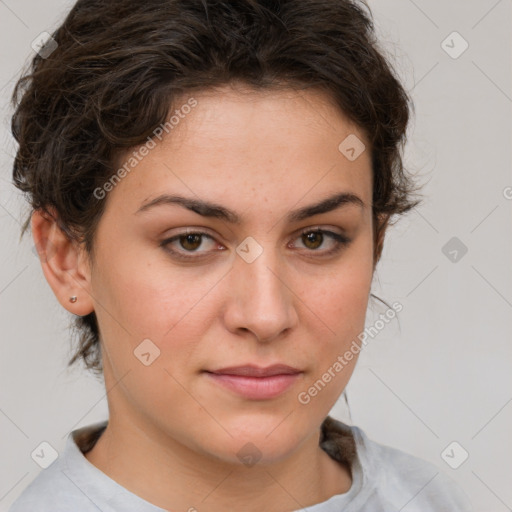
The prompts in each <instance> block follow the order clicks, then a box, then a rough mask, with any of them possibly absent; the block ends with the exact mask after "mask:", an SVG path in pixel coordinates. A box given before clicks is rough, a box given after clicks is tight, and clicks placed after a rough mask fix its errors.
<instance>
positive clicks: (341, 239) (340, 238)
mask: <svg viewBox="0 0 512 512" xmlns="http://www.w3.org/2000/svg"><path fill="white" fill-rule="evenodd" d="M310 233H321V234H323V235H327V236H328V237H329V238H331V239H332V240H334V241H335V242H336V244H335V247H334V248H333V249H329V250H328V251H323V252H322V251H320V250H317V249H309V251H310V252H313V253H314V252H320V253H322V257H328V256H332V255H334V254H336V253H338V252H339V251H341V250H342V249H343V248H344V247H347V246H348V245H349V244H350V242H351V240H350V239H349V238H347V237H346V236H344V235H340V234H339V233H334V232H333V231H328V230H325V229H315V228H313V229H312V228H309V229H306V230H304V231H302V232H301V233H299V235H298V237H297V238H299V237H301V236H303V235H306V234H310ZM186 235H199V236H201V237H203V236H204V237H206V238H210V239H211V240H214V238H213V237H212V236H210V235H209V234H208V233H205V232H202V231H192V230H190V231H184V232H183V233H179V234H177V235H174V236H173V237H171V238H167V239H166V240H163V241H162V242H161V243H160V246H161V247H164V250H166V251H167V252H170V253H171V254H172V255H173V257H176V258H178V259H180V260H188V261H192V260H197V259H199V258H201V256H185V255H184V254H183V253H181V252H180V251H175V250H174V249H170V248H169V247H168V246H169V245H170V244H171V243H172V242H174V241H175V240H179V239H180V238H181V237H183V236H186ZM201 241H202V240H201ZM323 242H324V241H323V240H322V243H323ZM306 250H307V249H306ZM188 252H191V253H193V252H197V251H188Z"/></svg>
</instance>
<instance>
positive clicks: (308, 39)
mask: <svg viewBox="0 0 512 512" xmlns="http://www.w3.org/2000/svg"><path fill="white" fill-rule="evenodd" d="M52 38H53V41H51V40H50V43H48V44H47V46H46V47H43V49H42V51H39V53H38V54H36V55H35V57H34V58H33V59H32V61H31V65H30V68H29V70H27V72H26V73H25V75H24V76H22V77H21V78H20V80H19V81H18V83H17V84H16V87H15V90H14V93H13V103H14V107H15V112H14V115H13V117H12V133H13V135H14V137H15V139H16V141H17V142H18V144H19V148H18V151H17V154H16V157H15V160H14V165H13V180H14V184H15V186H16V187H18V188H19V189H20V190H22V191H23V192H24V193H26V194H27V196H28V200H29V202H30V205H31V208H32V211H34V210H36V209H41V210H42V211H44V212H46V213H47V214H50V215H51V212H56V214H57V218H56V220H57V221H58V222H59V225H60V226H61V229H62V230H63V231H64V232H65V233H66V234H67V236H69V237H70V239H74V240H76V241H78V242H79V243H83V244H84V247H85V249H86V250H87V252H88V254H89V255H90V256H91V257H92V256H93V247H94V245H93V241H94V234H95V229H96V227H97V224H98V221H99V219H100V218H101V215H102V213H103V212H104V208H105V202H106V199H103V200H98V198H97V197H96V196H95V195H94V194H93V191H94V190H95V189H96V188H97V187H98V186H100V185H102V184H104V183H105V181H106V180H107V179H108V178H109V177H110V176H112V173H113V172H114V167H113V162H114V156H115V154H116V152H117V151H121V150H123V149H127V148H130V147H135V146H137V145H139V144H141V143H143V142H144V141H145V139H146V138H147V137H148V136H150V135H151V134H152V132H153V131H154V130H155V128H156V127H158V126H159V125H161V124H163V123H164V122H165V120H166V118H167V116H168V114H169V112H171V111H172V110H174V108H175V106H176V102H177V98H178V97H181V96H182V95H183V94H188V93H190V92H191V91H194V90H204V89H208V88H212V87H215V86H219V85H224V84H228V83H234V82H241V83H244V84H248V85H250V86H252V87H253V88H256V89H263V88H266V89H278V88H296V87H298V88H309V87H315V88H319V89H321V90H323V91H325V92H326V93H327V94H328V95H329V97H330V98H332V99H333V100H334V102H335V104H336V105H338V106H339V108H340V109H341V111H342V112H343V113H344V114H345V116H346V117H347V118H348V119H349V120H350V121H352V122H354V123H355V124H356V125H357V126H358V127H359V128H360V129H361V130H362V131H363V133H364V134H365V135H366V137H367V140H368V141H369V142H370V144H371V147H370V150H371V151H372V170H373V182H374V188H373V215H374V219H375V222H374V226H375V232H374V234H375V240H377V237H378V235H379V234H380V232H381V230H383V229H385V225H386V223H388V222H387V221H389V218H390V217H391V216H392V215H398V214H403V213H405V212H406V211H408V210H410V209H411V208H413V207H415V206H417V204H419V203H420V202H421V201H420V200H413V199H412V194H413V193H415V192H416V190H417V189H416V187H415V186H414V183H413V181H412V178H411V176H410V175H409V174H407V173H406V172H405V170H404V167H403V164H402V158H401V149H402V146H403V145H404V143H405V140H406V128H407V124H408V120H409V115H410V108H411V107H413V105H412V102H411V100H410V98H409V96H408V94H407V93H406V91H405V90H404V88H403V86H402V85H401V84H400V81H399V80H398V78H397V76H396V74H395V72H394V70H393V68H392V66H391V64H390V62H389V61H388V58H387V56H386V53H385V52H384V50H383V49H382V48H380V47H379V44H378V41H377V39H376V35H375V30H374V25H373V21H372V13H371V10H370V8H369V6H368V5H367V4H366V3H365V2H364V0H359V1H358V0H300V1H297V0H236V1H229V0H197V1H191V0H78V1H77V2H76V4H75V5H74V6H73V8H72V9H71V11H70V12H69V14H68V16H67V17H66V19H65V20H64V22H63V23H62V24H61V26H60V27H59V28H58V29H57V30H55V31H54V32H53V34H52ZM55 43H56V44H55ZM50 44H51V45H52V46H51V47H50V46H49V45H50ZM31 214H32V212H31ZM382 215H384V218H386V222H377V221H378V219H381V218H382ZM29 223H30V216H29V218H27V220H26V222H25V223H24V226H23V228H22V235H23V233H24V232H25V231H26V229H27V228H28V226H29ZM382 233H383V231H382ZM381 248H382V247H380V248H379V250H378V253H376V260H378V259H379V258H380V250H381ZM372 295H373V294H372ZM379 300H380V299H379ZM74 327H75V331H76V332H77V333H78V337H79V340H78V346H77V347H76V351H75V353H74V355H73V357H72V359H71V360H70V361H69V364H70V365H71V364H72V363H74V362H75V361H77V360H78V359H82V360H83V362H84V363H85V366H86V367H87V368H89V369H91V370H93V371H95V372H98V373H101V372H102V363H101V351H100V332H99V328H98V323H97V319H96V315H95V313H94V312H92V313H90V314H88V315H86V316H83V317H76V318H75V319H74Z"/></svg>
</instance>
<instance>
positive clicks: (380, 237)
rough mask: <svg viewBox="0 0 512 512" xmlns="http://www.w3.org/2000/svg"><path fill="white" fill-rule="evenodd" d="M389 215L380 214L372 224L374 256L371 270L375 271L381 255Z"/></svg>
mask: <svg viewBox="0 0 512 512" xmlns="http://www.w3.org/2000/svg"><path fill="white" fill-rule="evenodd" d="M389 219H390V215H386V214H383V215H380V216H378V217H377V220H376V225H375V226H374V232H375V250H374V257H373V262H374V263H373V270H374V271H375V268H376V267H377V263H378V262H379V260H380V257H381V255H382V249H383V247H384V237H385V235H386V230H387V227H388V223H389Z"/></svg>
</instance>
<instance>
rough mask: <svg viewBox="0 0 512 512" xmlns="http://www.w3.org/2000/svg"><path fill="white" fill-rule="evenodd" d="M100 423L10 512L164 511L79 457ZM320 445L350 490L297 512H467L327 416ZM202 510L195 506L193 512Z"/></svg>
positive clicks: (410, 460)
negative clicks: (346, 475) (346, 469)
mask: <svg viewBox="0 0 512 512" xmlns="http://www.w3.org/2000/svg"><path fill="white" fill-rule="evenodd" d="M106 424H107V422H106V421H105V422H102V423H96V424H94V425H89V426H87V427H83V428H81V429H77V430H74V431H73V432H72V433H71V434H70V435H69V436H68V438H67V441H66V445H65V448H64V450H63V451H62V453H61V454H60V455H59V457H58V458H57V459H56V460H55V461H54V462H53V463H52V464H51V465H50V466H49V467H48V468H47V469H43V470H42V471H41V472H40V473H39V474H38V475H37V477H36V478H35V479H34V481H33V482H32V483H30V484H29V485H28V487H27V488H26V489H25V490H24V491H23V492H22V493H21V495H20V497H19V498H18V499H17V500H16V501H15V502H14V503H13V505H12V506H11V508H10V509H9V512H98V511H102V512H114V511H115V512H165V511H164V509H162V508H160V507H157V506H156V505H153V504H151V503H149V502H148V501H146V500H143V499H142V498H140V497H139V496H137V495H135V494H133V493H132V492H130V491H128V490H127V489H125V488H124V487H122V486H121V485H119V484H118V483H117V482H115V481H114V480H112V479H111V478H110V477H108V476H107V475H106V474H105V473H103V472H102V471H100V470H99V469H98V468H97V467H96V466H94V465H93V464H91V463H90V462H89V461H88V460H87V459H86V458H85V457H84V455H83V453H86V452H87V451H88V450H90V449H91V448H92V446H94V443H95V442H96V441H97V439H98V438H99V436H100V435H101V433H102V432H103V430H104V429H105V427H106ZM77 443H78V445H77ZM320 446H321V447H322V449H323V450H324V451H325V452H327V453H328V454H329V455H330V456H331V457H332V458H333V459H335V460H338V461H340V462H344V463H347V464H349V466H350V468H351V473H352V486H351V488H350V489H349V490H348V491H347V492H346V493H344V494H338V495H336V496H332V497H331V498H329V499H328V500H327V501H324V502H322V503H318V504H316V505H314V506H310V507H307V509H300V511H303V512H397V511H402V512H473V508H472V506H471V505H470V502H469V500H468V497H467V496H466V494H465V493H464V492H463V491H462V489H461V488H460V487H459V486H458V484H457V483H456V482H455V481H454V480H453V479H452V478H451V477H449V476H447V475H446V474H445V473H444V472H442V471H440V470H439V469H438V468H437V467H436V466H435V465H433V464H431V463H430V462H427V461H424V460H422V459H420V458H418V457H415V456H413V455H409V454H407V453H405V452H402V451H401V450H398V449H396V448H392V447H390V446H386V445H382V444H379V443H377V442H375V441H372V440H371V439H369V438H368V437H367V436H366V434H365V433H364V432H363V431H362V430H361V429H360V428H359V427H356V426H349V425H346V424H345V423H342V422H341V421H338V420H335V419H334V418H332V417H330V416H327V418H326V419H325V421H324V422H323V423H322V430H321V437H320ZM192 506H193V504H192ZM202 508H204V507H200V506H199V505H198V510H201V509H202ZM300 511H299V509H297V511H296V512H300Z"/></svg>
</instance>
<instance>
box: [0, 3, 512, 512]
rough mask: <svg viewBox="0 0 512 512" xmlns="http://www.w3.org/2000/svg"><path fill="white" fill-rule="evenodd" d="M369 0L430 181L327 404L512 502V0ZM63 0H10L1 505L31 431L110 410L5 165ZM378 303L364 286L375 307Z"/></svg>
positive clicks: (3, 77)
mask: <svg viewBox="0 0 512 512" xmlns="http://www.w3.org/2000/svg"><path fill="white" fill-rule="evenodd" d="M369 3H370V6H371V7H372V10H373V12H374V15H375V19H376V24H377V27H378V30H379V33H380V35H381V38H382V39H383V40H384V41H385V43H384V44H385V47H386V48H387V49H388V51H390V52H391V53H392V54H394V55H395V64H396V66H397V68H398V70H399V72H400V74H401V76H402V79H403V81H404V82H405V84H406V86H407V89H408V90H409V91H411V93H412V96H413V99H414V102H415V105H416V115H415V117H414V118H413V120H412V122H411V127H410V131H409V143H408V146H407V149H406V153H405V162H406V165H407V167H408V168H409V169H410V170H411V171H412V172H415V173H419V175H420V179H421V180H422V181H423V182H427V181H428V183H427V185H426V186H425V188H424V194H425V197H426V199H425V202H424V204H423V206H421V207H420V209H419V210H417V211H415V212H413V213H411V214H409V215H408V216H406V217H404V218H402V219H401V220H400V221H399V222H398V224H397V225H396V226H394V227H393V228H392V229H391V231H390V232H389V234H388V237H387V240H386V243H385V247H384V253H383V259H382V261H381V262H380V263H379V265H378V270H377V273H376V276H375V280H374V287H373V292H374V293H375V294H377V295H378V296H379V297H382V298H384V299H385V300H387V301H388V302H389V303H390V304H391V303H393V302H394V301H399V302H400V303H401V304H403V311H402V312H401V313H400V315H399V322H397V321H396V320H394V321H393V322H391V323H390V324H389V325H387V326H386V327H385V328H384V329H382V330H381V331H380V332H379V334H378V336H376V337H375V338H374V339H372V338H370V339H369V343H368V344H367V346H366V347H365V349H364V352H363V353H362V354H361V357H360V360H359V363H358V366H357V368H356V370H355V373H354V375H353V377H352V380H351V382H350V383H349V385H348V388H347V396H348V402H349V405H350V410H349V409H348V408H347V407H346V405H345V402H344V401H343V400H340V401H339V403H338V404H337V405H336V407H335V409H334V410H333V414H334V415H335V416H336V417H338V418H340V419H343V420H346V421H347V422H351V423H354V424H357V425H359V426H360V427H361V428H363V429H364V430H365V431H366V433H367V434H368V435H369V437H371V438H372V439H374V440H376V441H379V442H381V443H385V444H389V445H391V446H395V447H398V448H400V449H402V450H404V451H407V452H410V453H413V454H415V455H418V456H419V457H422V458H424V459H427V460H429V461H431V462H433V463H434V464H435V465H437V466H438V467H439V469H440V470H442V471H445V472H447V473H448V474H450V475H451V476H452V477H453V478H455V479H456V480H457V481H458V482H460V484H461V485H462V486H463V488H464V490H465V491H466V493H467V494H468V495H469V497H470V498H471V500H472V501H473V503H474V505H475V510H476V511H486V512H491V511H496V512H501V511H506V510H511V509H512V487H511V486H510V481H511V479H512V441H511V437H510V432H511V431H512V386H511V375H512V336H511V334H512V329H511V327H512V265H511V255H512V250H511V245H512V230H511V219H512V217H511V207H512V200H510V199H507V197H508V198H510V197H512V188H507V187H512V175H511V150H510V149H511V123H512V116H511V104H512V91H511V83H512V80H511V64H512V55H511V49H512V44H511V37H510V35H511V22H512V0H500V1H496V0H485V1H484V0H480V1H467V0H465V1H464V0H458V1H453V0H451V1H445V0H435V1H432V0H431V1H428V2H427V1H426V0H414V1H413V0H401V1H398V0H379V1H377V0H372V1H370V2H369ZM70 5H71V3H70V2H65V1H62V0H60V1H59V0H44V1H36V0H16V1H15V0H5V1H3V0H0V38H1V40H0V41H1V44H0V62H1V67H0V108H1V112H0V116H1V126H0V137H1V144H0V167H1V174H0V179H1V187H0V227H1V240H0V257H1V265H0V326H1V327H0V336H1V343H2V357H1V358H0V431H1V434H2V435H1V436H0V451H1V455H0V460H1V461H2V462H1V467H0V510H1V511H5V510H7V508H8V506H9V505H10V503H11V502H12V501H13V500H14V499H15V498H16V497H17V496H18V494H19V493H20V492H21V491H22V490H23V488H24V487H25V486H26V485H27V484H28V483H29V482H30V481H31V480H32V479H33V478H34V477H35V476H36V475H37V473H38V472H39V471H41V469H40V468H39V466H37V465H36V464H35V463H34V461H33V460H32V459H31V457H30V453H31V452H32V451H33V450H34V448H36V446H38V445H39V444H40V443H41V442H42V441H47V442H49V443H50V444H51V445H52V446H54V447H55V448H56V449H57V450H58V451H60V450H61V449H62V447H63V446H64V443H65V437H66V435H67V433H68V432H69V431H70V430H71V429H74V428H78V427H79V426H82V425H86V424H90V423H93V422H95V421H99V420H102V419H104V418H105V417H106V415H107V405H106V399H105V390H104V389H103V387H102V384H101V383H100V382H98V381H96V380H95V379H94V377H92V376H90V375H88V374H87V373H86V372H84V371H81V370H80V368H77V369H73V370H68V369H67V368H66V362H67V359H68V357H69V354H70V341H69V340H70V335H69V331H68V326H69V322H70V316H69V315H68V313H67V312H66V311H65V310H64V309H63V308H61V306H60V305H59V304H58V302H57V300H56V299H55V297H54V295H53V292H52V291H51V289H50V287H49V286H48V285H47V283H46V281H45V279H44V276H43V274H42V271H41V267H40V264H39V260H38V259H37V258H36V256H35V255H34V253H33V251H32V249H33V244H32V240H31V238H30V234H28V235H27V236H26V238H24V240H23V241H22V242H21V243H20V242H19V230H20V224H21V220H22V219H24V218H25V214H26V212H27V208H26V206H25V204H24V202H23V198H22V197H20V194H19V193H18V191H17V190H16V189H15V188H14V186H12V185H11V183H10V182H11V176H10V172H11V165H12V157H13V154H14V151H15V147H14V144H13V141H12V139H11V136H10V132H9V117H10V115H11V113H12V111H11V107H10V106H9V103H8V100H9V96H10V94H11V91H12V87H13V84H14V81H15V79H16V77H17V76H18V75H19V72H20V69H21V67H22V66H23V65H24V63H25V62H27V60H28V58H29V57H30V56H31V55H32V54H33V50H32V49H31V42H32V41H33V40H34V38H36V36H38V34H40V33H41V32H43V31H49V32H51V31H52V30H53V28H55V27H56V26H57V24H58V23H59V21H60V20H62V18H63V16H64V12H65V11H66V10H67V8H68V7H69V6H70ZM454 31H457V32H459V33H460V34H461V36H462V37H463V38H464V39H465V40H466V41H467V42H468V43H469V48H468V49H467V50H466V51H465V52H464V53H463V54H462V55H460V56H459V57H458V58H452V57H451V56H449V55H448V54H447V53H446V51H445V50H444V49H443V45H442V42H443V41H444V40H445V39H446V38H447V37H448V36H450V34H452V32H454ZM452 41H453V42H452ZM460 43H461V42H460V41H459V40H457V39H454V38H453V36H450V37H449V38H448V40H447V43H446V44H448V45H449V46H452V47H453V48H452V50H451V51H457V50H458V49H460V48H461V46H460ZM507 192H508V193H507ZM452 237H457V238H458V240H459V241H460V242H462V243H463V244H464V245H465V246H466V247H467V249H468V251H467V253H466V254H465V255H464V256H462V257H460V254H461V253H460V252H459V253H458V258H457V261H452V260H451V259H449V257H447V256H446V255H445V254H444V253H443V251H442V248H443V247H444V246H445V244H446V243H447V242H448V241H449V240H450V239H451V238H452ZM457 243H459V242H457ZM445 252H447V251H445ZM384 310H385V309H384V306H381V305H379V303H371V305H370V308H369V311H368V318H367V325H371V324H373V323H374V321H375V320H376V319H377V318H378V314H379V313H381V312H384ZM453 441H456V442H457V443H459V445H460V446H461V447H462V448H463V449H464V450H466V451H467V452H468V453H469V458H468V459H467V460H466V461H465V462H464V463H463V464H462V465H460V467H458V469H452V468H451V467H449V466H448V465H447V463H446V462H445V460H443V458H442V457H441V453H442V452H443V450H444V449H445V448H446V447H447V446H448V445H449V444H450V443H451V442H453ZM460 450H461V448H457V449H456V450H455V451H454V452H453V454H454V455H453V457H452V461H454V460H455V462H456V461H457V458H458V457H460V453H462V452H461V451H460ZM451 454H452V452H450V455H451ZM411 498H412V497H411ZM403 511H404V512H406V511H407V506H405V507H404V508H403Z"/></svg>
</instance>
